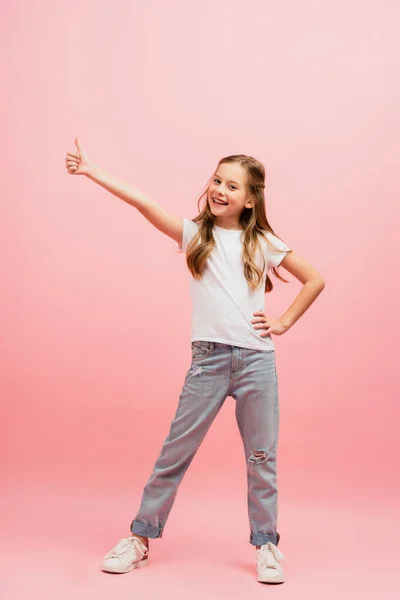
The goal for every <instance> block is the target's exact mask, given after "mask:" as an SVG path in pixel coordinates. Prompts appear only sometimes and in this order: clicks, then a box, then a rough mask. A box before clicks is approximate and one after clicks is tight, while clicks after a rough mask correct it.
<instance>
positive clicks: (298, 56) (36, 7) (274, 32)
mask: <svg viewBox="0 0 400 600" xmlns="http://www.w3.org/2000/svg"><path fill="white" fill-rule="evenodd" d="M399 13H400V9H399V6H398V3H396V2H395V1H387V2H385V1H383V2H382V1H381V2H378V1H377V0H375V1H365V0H364V1H361V0H358V1H353V2H349V1H348V0H346V1H344V0H337V1H336V2H321V1H320V2H317V1H315V0H314V1H311V0H304V1H303V2H295V1H293V0H292V1H286V2H285V1H284V2H279V3H277V2H268V1H261V0H258V1H254V0H250V1H249V0H246V1H236V2H229V1H216V0H212V1H211V0H205V1H203V2H201V3H194V2H184V1H182V0H176V1H172V2H171V1H170V2H161V1H153V2H151V1H150V2H144V1H143V2H128V1H125V0H114V1H113V2H112V3H109V2H99V0H96V1H94V0H90V1H88V0H87V1H85V2H82V1H79V2H78V1H76V0H70V1H69V2H68V3H61V2H57V3H51V2H45V1H43V0H42V1H38V0H36V1H35V2H14V3H12V4H11V3H8V6H7V7H5V8H3V11H2V25H1V40H2V41H1V49H2V55H3V77H2V81H3V85H4V88H3V94H2V95H1V99H0V102H1V111H0V114H1V121H2V123H1V130H2V133H3V136H2V137H3V143H2V147H1V153H2V169H1V171H2V176H1V187H2V190H1V192H2V193H1V198H2V205H3V206H2V211H1V240H2V242H1V244H2V245H1V248H2V255H3V260H2V264H3V273H2V288H3V292H2V294H1V309H2V310H1V317H0V318H1V338H2V341H3V344H2V348H1V360H0V364H1V381H2V403H1V423H2V427H3V431H2V436H1V444H2V451H1V468H2V490H1V502H2V504H3V506H2V507H1V508H2V515H3V517H4V523H3V526H2V529H3V532H2V536H1V539H0V553H1V556H0V563H1V565H2V567H3V575H2V578H1V580H2V585H3V587H4V590H5V591H6V595H5V596H4V597H6V598H7V599H8V598H22V597H26V594H27V593H29V597H30V598H33V597H47V596H49V597H50V595H51V597H54V595H56V596H57V597H58V598H64V597H65V598H67V597H68V598H71V597H72V596H71V594H73V595H74V596H73V597H74V598H80V597H82V598H95V597H96V598H109V597H111V596H110V595H111V594H115V595H117V594H136V593H142V592H143V593H146V594H148V593H150V595H152V594H154V595H155V594H157V593H158V592H160V593H163V597H167V596H168V597H169V596H170V597H174V598H175V599H176V598H186V597H187V593H188V591H190V593H191V595H192V596H193V597H194V596H198V597H204V594H207V596H208V597H215V598H224V597H226V598H228V597H229V598H235V597H237V598H239V597H243V594H245V593H246V592H249V591H250V592H251V593H252V594H254V596H257V595H261V594H265V593H267V592H266V590H265V589H263V586H261V585H259V584H257V582H256V580H255V566H254V561H255V552H254V548H253V547H252V546H250V544H249V543H248V537H249V526H248V520H247V506H246V501H247V498H246V494H247V490H246V473H245V460H244V454H243V448H242V446H241V441H240V437H239V433H238V431H237V428H236V423H235V420H234V412H233V411H234V401H233V399H232V398H228V399H227V400H226V403H225V405H224V407H223V409H222V411H221V413H220V414H219V416H218V417H217V420H216V421H215V422H214V425H213V427H212V428H211V430H210V432H209V433H208V435H207V437H206V439H205V441H204V442H203V445H202V446H201V448H200V450H199V451H198V454H197V455H196V457H195V460H194V462H193V464H192V466H191V467H190V469H189V471H188V472H187V474H186V475H185V478H184V480H183V482H182V485H181V487H180V490H179V493H178V496H177V499H176V502H175V505H174V507H173V509H172V512H171V514H170V518H169V520H168V522H167V525H166V528H165V532H164V537H163V538H162V540H150V551H151V555H152V558H151V566H150V565H149V567H148V569H143V570H142V569H141V570H139V571H137V572H136V571H134V572H133V573H131V574H130V575H125V576H122V575H121V576H120V577H113V576H111V575H107V574H105V573H102V572H101V571H100V570H99V564H100V560H101V557H102V556H103V555H104V554H105V553H106V552H107V551H108V550H109V549H110V548H111V547H112V546H113V545H114V544H115V543H116V542H117V541H118V539H119V538H121V537H123V536H125V535H129V525H130V522H131V520H132V519H133V518H134V516H135V514H136V511H137V509H138V506H139V502H140V498H141V493H142V489H143V486H144V484H145V483H146V481H147V478H148V476H149V475H150V472H151V470H152V468H153V465H154V461H155V460H156V458H157V456H158V454H159V452H160V449H161V445H162V443H163V441H164V439H165V437H166V435H167V433H168V429H169V425H170V422H171V420H172V418H173V416H174V414H175V410H176V406H177V402H178V397H179V394H180V391H181V388H182V385H183V381H184V377H185V374H186V371H187V369H188V368H189V364H190V297H189V273H188V271H187V269H186V266H185V262H184V256H183V255H182V254H181V255H179V254H177V244H175V242H174V241H173V240H171V239H170V238H168V237H166V236H164V235H163V234H161V233H160V232H159V231H157V230H156V229H155V228H154V227H152V226H151V225H150V223H148V222H147V221H146V220H145V219H144V217H142V216H141V215H140V214H139V213H138V212H137V211H136V210H135V209H133V208H132V207H130V206H129V205H128V204H125V203H124V202H122V201H121V200H119V199H118V198H116V197H114V196H112V195H111V194H109V193H108V192H106V191H105V190H103V189H102V188H100V187H99V186H96V184H94V183H93V182H91V181H89V180H88V179H86V178H84V177H77V176H72V175H68V173H67V171H66V169H65V162H64V159H65V154H66V152H67V151H74V150H75V145H74V138H75V136H78V137H79V138H80V140H81V142H82V144H83V145H84V147H85V149H86V150H87V152H88V153H89V156H91V157H92V158H93V160H95V162H97V163H99V164H100V165H101V166H103V167H104V168H105V169H107V170H108V171H110V172H111V173H113V174H114V175H116V176H119V177H121V178H123V179H125V180H127V181H129V182H131V183H133V184H134V185H136V186H138V187H139V188H140V189H142V190H143V191H145V192H146V193H147V194H148V195H149V196H150V197H152V198H153V199H154V200H156V201H157V202H159V204H161V205H162V206H164V207H165V208H167V209H168V210H170V212H171V213H173V214H179V215H182V216H186V217H187V218H193V217H194V216H195V215H196V214H197V198H198V196H199V195H200V194H201V192H202V190H203V186H204V185H205V182H206V180H207V179H208V177H209V176H210V175H211V173H212V171H213V169H214V168H215V167H216V164H217V161H218V160H219V159H220V158H221V157H223V156H226V155H228V154H232V153H246V154H251V155H253V156H255V157H257V158H258V159H259V160H261V161H262V162H263V163H264V165H265V167H266V169H267V188H266V199H267V214H268V217H269V220H270V222H271V225H272V227H273V228H274V230H275V231H276V232H277V234H278V235H280V236H281V237H282V238H283V239H284V240H285V241H286V242H287V243H288V244H289V245H290V246H291V248H293V250H294V251H295V252H297V253H298V254H300V255H302V256H304V257H306V258H307V259H308V260H309V261H310V262H311V263H312V264H313V265H314V266H315V267H316V268H317V269H318V270H319V271H320V272H321V273H322V275H323V276H324V278H325V281H326V288H325V290H324V291H323V293H322V294H321V296H320V297H319V298H318V299H317V301H316V302H315V304H314V305H312V307H311V308H310V310H309V311H308V312H306V314H305V315H304V316H303V317H302V318H301V319H300V320H299V321H298V322H297V323H296V324H295V325H294V327H293V328H292V329H291V330H290V331H289V332H288V333H287V334H285V335H284V336H281V337H278V336H275V337H274V342H275V347H276V359H277V369H278V375H279V382H280V406H281V426H280V442H279V444H280V445H279V454H278V478H279V490H280V492H279V493H280V496H279V516H278V531H279V532H280V534H281V542H280V549H281V550H282V552H283V553H284V554H285V556H286V557H287V558H286V561H283V566H284V568H285V572H286V577H287V583H286V584H285V585H284V586H280V587H279V590H280V591H279V593H280V594H283V597H288V598H289V597H290V598H293V597H294V595H293V593H295V594H296V597H303V595H305V594H307V597H310V595H314V594H315V597H321V594H324V595H325V597H327V598H331V597H332V598H333V597H334V596H335V597H336V596H337V594H338V593H340V594H343V597H349V598H350V597H353V593H354V592H358V593H360V592H361V593H363V596H364V598H369V597H371V598H372V597H375V595H376V593H377V591H378V590H379V592H380V595H381V597H384V598H385V599H387V598H391V597H394V596H395V595H396V586H397V592H398V587H399V580H398V576H397V575H396V571H395V569H396V570H397V569H398V565H397V560H398V557H396V552H397V553H398V535H399V529H400V528H399V519H398V506H399V499H400V498H399V496H400V494H399V479H398V456H399V442H398V423H399V417H400V408H399V403H398V398H399V395H398V392H399V385H398V378H397V370H398V364H399V350H398V347H399V318H398V306H399V283H398V278H397V272H398V267H397V264H396V258H398V250H399V248H398V246H399V241H398V240H399V234H398V220H399V208H398V197H399V177H398V173H399V139H400V127H399V111H398V107H399V94H400V84H399V66H400V64H399V63H400V60H399V56H400V55H399V43H398V22H399V18H400V14H399ZM4 59H5V60H4ZM281 273H282V275H283V276H284V277H286V278H287V279H289V280H290V284H284V283H281V282H280V281H279V280H277V279H276V278H273V282H274V286H275V287H274V291H273V293H272V294H267V295H266V297H265V300H266V304H265V310H266V314H267V315H269V316H275V317H279V316H280V315H281V314H283V312H284V311H285V310H286V308H287V307H288V306H289V305H290V304H291V302H292V301H293V299H294V297H295V295H296V294H297V293H298V292H299V291H300V289H301V284H300V283H299V282H298V281H297V280H296V279H294V278H293V277H292V276H291V275H290V274H288V273H287V271H285V270H284V269H281ZM346 565H348V566H346ZM396 578H397V579H396ZM133 579H134V581H133ZM135 586H136V587H135ZM293 588H295V589H294V590H293ZM271 593H272V592H271ZM277 593H278V592H277ZM299 595H300V596H299ZM113 597H114V596H113ZM115 597H116V596H115Z"/></svg>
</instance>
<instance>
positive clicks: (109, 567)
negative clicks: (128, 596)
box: [101, 535, 149, 573]
mask: <svg viewBox="0 0 400 600" xmlns="http://www.w3.org/2000/svg"><path fill="white" fill-rule="evenodd" d="M148 562H149V549H148V547H147V546H146V545H145V544H143V542H141V541H140V540H139V539H138V538H137V537H134V536H133V535H132V536H130V537H127V538H122V539H121V540H120V541H119V542H118V544H117V545H116V546H114V548H113V549H112V550H110V552H108V553H107V554H106V555H105V556H103V565H102V567H101V570H102V571H107V572H108V573H129V571H132V569H136V568H137V567H144V566H145V565H147V563H148Z"/></svg>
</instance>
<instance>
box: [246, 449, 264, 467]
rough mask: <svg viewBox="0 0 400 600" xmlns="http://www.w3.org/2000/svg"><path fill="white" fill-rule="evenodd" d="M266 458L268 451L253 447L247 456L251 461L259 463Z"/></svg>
mask: <svg viewBox="0 0 400 600" xmlns="http://www.w3.org/2000/svg"><path fill="white" fill-rule="evenodd" d="M266 460H268V451H267V450H260V449H254V450H253V451H252V453H251V455H250V457H249V461H250V462H252V463H256V464H260V463H263V462H265V461H266Z"/></svg>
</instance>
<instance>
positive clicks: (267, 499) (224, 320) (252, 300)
mask: <svg viewBox="0 0 400 600" xmlns="http://www.w3.org/2000/svg"><path fill="white" fill-rule="evenodd" d="M75 144H76V147H77V151H76V152H68V153H67V156H66V166H67V170H68V172H69V173H70V174H74V175H86V176H87V177H88V178H89V179H91V180H92V181H94V182H96V183H98V184H99V185H101V186H102V187H104V188H105V189H106V190H108V191H109V192H111V193H112V194H114V195H115V196H117V197H118V198H121V199H122V200H124V201H125V202H128V203H129V204H131V205H132V206H134V207H135V208H137V209H138V210H139V212H140V213H141V214H142V215H143V216H144V217H145V218H146V219H147V220H148V221H150V223H152V224H153V225H154V226H155V227H156V228H157V229H159V230H160V231H162V232H163V233H165V234H166V235H168V236H169V237H171V238H172V239H173V240H175V241H176V242H177V244H178V247H179V249H180V250H181V251H182V252H183V251H185V252H186V262H187V266H188V268H189V271H190V273H191V276H192V277H191V295H192V308H193V311H192V331H191V350H192V363H191V366H190V368H189V370H188V372H187V374H186V378H185V383H184V386H183V388H182V393H181V395H180V398H179V404H178V408H177V411H176V415H175V418H174V419H173V421H172V423H171V426H170V431H169V434H168V436H167V438H166V440H165V442H164V445H163V447H162V449H161V453H160V455H159V457H158V459H157V461H156V463H155V466H154V469H153V472H152V474H151V476H150V478H149V480H148V482H147V484H146V486H145V488H144V491H143V496H142V501H141V505H140V508H139V511H138V513H137V514H136V517H135V519H134V520H133V521H132V523H131V527H130V530H131V536H129V537H125V538H122V539H121V540H120V541H119V542H118V543H117V544H116V546H115V547H114V548H112V550H110V552H108V553H107V554H106V555H105V556H104V557H103V563H102V567H101V568H102V570H103V571H108V572H112V573H127V572H128V571H131V570H132V569H134V568H136V567H141V566H144V565H147V563H148V556H149V538H158V537H162V534H163V531H164V527H165V523H166V521H167V519H168V515H169V513H170V511H171V508H172V505H173V502H174V500H175V497H176V494H177V491H178V487H179V485H180V483H181V481H182V478H183V476H184V474H185V472H186V470H187V468H188V467H189V465H190V463H191V461H192V460H193V457H194V456H195V453H196V451H197V449H198V448H199V446H200V444H201V442H202V440H203V438H204V436H205V435H206V433H207V431H208V429H209V427H210V426H211V424H212V422H213V421H214V419H215V417H216V416H217V414H218V412H219V410H220V408H221V406H222V405H223V403H224V401H225V399H226V398H227V396H232V397H233V398H234V400H235V401H236V420H237V423H238V427H239V431H240V435H241V437H242V440H243V446H244V451H245V456H246V464H247V481H248V516H249V523H250V544H252V545H253V546H256V572H257V579H258V581H261V582H266V583H282V582H283V581H284V573H283V569H282V566H281V564H280V562H279V561H280V560H281V559H283V558H285V557H284V555H283V554H282V552H281V551H280V550H279V549H278V544H279V538H280V535H279V533H278V532H277V530H276V526H277V496H278V490H277V473H276V456H277V444H278V429H279V401H278V378H277V372H276V366H275V352H274V343H273V341H272V337H271V334H274V335H282V334H283V333H285V332H286V331H288V329H289V328H290V327H292V325H293V324H294V323H295V322H296V321H297V320H298V319H299V317H300V316H301V315H302V314H303V313H304V312H305V311H306V310H307V308H308V307H309V306H310V305H311V304H312V302H313V301H314V300H315V299H316V297H317V296H318V295H319V294H320V292H321V291H322V289H323V288H324V286H325V283H324V281H323V278H322V277H321V275H320V274H319V273H318V272H317V271H316V270H315V269H314V268H313V267H312V266H311V265H310V264H309V263H308V262H307V261H306V260H304V259H303V258H301V257H300V256H298V255H297V254H295V253H294V252H293V250H292V249H291V248H289V246H287V245H286V244H285V243H284V242H283V241H282V240H281V239H280V238H278V237H277V236H276V235H275V234H274V231H273V230H272V228H271V226H270V224H269V222H268V220H267V217H266V214H265V206H264V204H265V200H264V187H265V170H264V166H263V165H262V164H261V163H260V162H258V161H257V160H256V159H254V158H252V157H251V156H246V155H243V154H240V155H234V156H228V157H226V158H223V159H221V160H220V161H219V163H218V166H217V169H216V171H215V172H214V173H213V175H212V177H211V178H210V180H209V182H208V184H207V187H206V190H205V192H204V193H203V194H202V196H200V198H199V201H198V207H199V211H200V212H199V214H198V215H197V217H195V218H194V219H192V220H188V219H186V218H181V217H179V216H173V215H170V214H169V213H168V212H167V211H165V210H164V209H163V208H161V207H160V206H159V205H158V204H156V202H154V201H153V200H151V199H150V198H148V197H147V196H145V195H144V194H143V193H142V192H141V191H140V190H138V189H137V188H134V187H133V186H130V185H128V184H127V183H125V182H123V181H121V180H119V179H117V178H116V177H113V176H112V175H110V174H109V173H107V172H105V171H104V170H103V169H101V168H99V167H98V166H97V165H96V164H95V163H93V162H92V161H91V160H90V159H89V157H88V155H87V153H86V152H85V150H84V148H83V146H82V145H81V144H80V142H79V139H78V138H77V139H76V140H75ZM203 197H205V198H204V203H203V206H202V208H201V210H200V202H201V200H202V198H203ZM279 265H282V266H283V267H284V268H285V269H286V270H287V271H288V272H289V273H291V274H292V275H293V276H294V277H296V278H297V279H298V280H299V281H301V283H302V284H303V287H302V289H301V291H300V293H299V294H298V296H297V297H296V298H295V300H294V302H293V303H292V305H291V306H290V307H289V309H288V310H287V311H286V312H285V313H284V314H283V315H282V317H281V318H280V319H273V318H270V317H267V316H266V315H265V313H264V311H263V306H264V293H265V292H270V291H272V289H273V284H272V281H271V279H270V277H269V275H268V271H269V270H272V272H273V273H274V275H275V276H276V277H277V278H278V279H280V280H281V281H284V282H285V283H288V282H287V280H286V279H283V278H282V277H281V276H280V275H279V274H278V271H277V267H278V266H279Z"/></svg>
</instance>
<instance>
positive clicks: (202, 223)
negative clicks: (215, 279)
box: [186, 154, 291, 293]
mask: <svg viewBox="0 0 400 600" xmlns="http://www.w3.org/2000/svg"><path fill="white" fill-rule="evenodd" d="M223 163H239V164H240V165H241V166H242V167H243V168H244V170H245V173H246V188H247V194H248V199H249V200H250V199H254V205H253V208H244V209H243V211H242V213H241V215H240V218H239V220H240V224H241V226H242V229H243V232H244V235H243V255H242V260H243V264H244V275H245V277H246V279H247V281H248V283H249V286H250V287H251V289H252V290H256V289H257V288H258V287H259V286H260V285H261V283H262V277H263V272H264V268H265V260H264V257H263V267H262V269H260V268H259V267H258V266H257V264H256V262H255V256H256V253H257V251H258V250H259V249H261V241H260V236H262V237H263V238H264V239H265V240H267V244H268V246H269V247H270V248H271V249H272V250H274V251H278V252H282V250H279V249H278V248H275V246H274V245H273V244H272V243H271V242H270V241H269V240H268V238H267V237H266V236H265V234H264V232H265V231H270V232H271V233H272V234H273V235H276V233H275V232H274V231H273V229H272V227H271V225H270V224H269V223H268V219H267V215H266V214H265V199H264V188H265V169H264V165H263V164H262V163H260V162H259V161H258V160H256V159H255V158H253V157H252V156H247V155H246V154H233V155H231V156H226V157H225V158H222V159H221V160H220V161H219V163H218V166H217V168H216V170H215V172H214V174H213V175H212V176H211V177H210V179H209V180H208V182H207V184H206V188H205V190H204V192H203V193H202V195H201V196H200V198H199V199H198V202H197V206H198V210H199V214H198V215H197V216H196V217H194V219H192V221H193V222H194V223H199V231H198V232H197V233H196V235H195V236H194V238H193V239H192V240H191V241H190V243H189V244H188V247H187V250H186V263H187V266H188V268H189V270H190V272H191V274H192V276H193V277H194V278H195V279H201V278H202V274H203V269H204V267H205V263H206V260H207V258H208V256H209V255H210V254H211V252H212V250H213V248H214V245H215V239H214V236H213V231H212V230H213V226H214V223H215V221H216V219H215V216H214V215H213V214H212V212H211V210H210V206H209V203H208V189H209V186H210V183H211V181H212V179H213V177H214V176H215V173H216V172H217V171H218V167H219V166H220V165H221V164H223ZM204 197H205V204H204V206H203V208H202V209H201V208H200V204H201V200H202V198H204ZM277 237H278V236H277ZM279 239H280V238H279ZM289 252H291V250H290V251H289ZM272 271H273V273H274V275H275V276H276V277H277V278H278V279H280V280H281V281H283V282H285V283H289V282H288V281H287V280H286V279H284V278H283V277H281V276H280V275H279V273H278V271H277V268H275V267H272ZM273 287H274V286H273V284H272V281H271V279H270V277H269V275H268V274H267V276H266V280H265V293H266V292H271V291H272V289H273Z"/></svg>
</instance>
